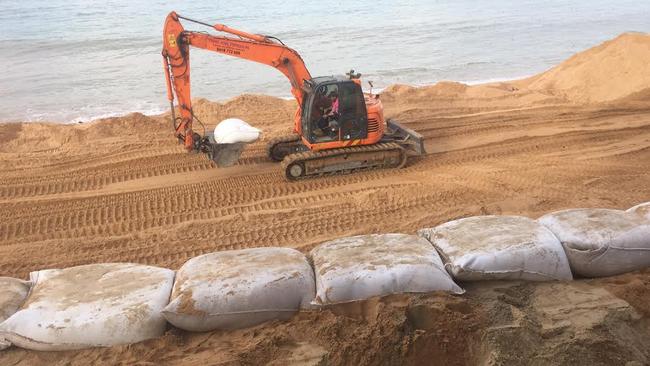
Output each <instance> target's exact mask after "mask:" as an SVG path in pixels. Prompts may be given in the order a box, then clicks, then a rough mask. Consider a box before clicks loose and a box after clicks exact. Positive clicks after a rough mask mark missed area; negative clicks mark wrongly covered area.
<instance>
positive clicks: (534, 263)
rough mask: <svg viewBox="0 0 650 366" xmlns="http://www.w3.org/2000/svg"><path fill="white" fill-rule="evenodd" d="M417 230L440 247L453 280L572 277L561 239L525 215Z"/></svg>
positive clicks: (468, 220)
mask: <svg viewBox="0 0 650 366" xmlns="http://www.w3.org/2000/svg"><path fill="white" fill-rule="evenodd" d="M418 234H419V235H420V236H422V237H424V238H426V239H427V240H429V241H430V242H431V243H432V244H433V245H434V246H435V247H436V248H437V249H438V252H439V253H440V255H441V257H442V259H443V261H444V263H445V268H446V269H447V270H448V271H449V273H450V274H451V275H452V277H453V278H455V279H457V280H462V281H476V280H528V281H549V280H571V279H572V275H571V269H570V268H569V262H568V260H567V257H566V255H565V254H564V250H563V249H562V244H560V241H559V240H558V239H557V238H556V237H555V235H553V233H551V232H550V231H549V230H548V229H546V228H545V227H544V226H542V225H540V224H539V223H537V222H535V220H531V219H529V218H527V217H522V216H474V217H467V218H463V219H459V220H454V221H450V222H447V223H444V224H442V225H439V226H437V227H434V228H429V229H422V230H419V231H418Z"/></svg>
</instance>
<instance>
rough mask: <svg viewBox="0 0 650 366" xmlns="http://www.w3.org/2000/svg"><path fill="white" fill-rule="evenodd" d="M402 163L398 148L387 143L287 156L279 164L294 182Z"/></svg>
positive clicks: (391, 166)
mask: <svg viewBox="0 0 650 366" xmlns="http://www.w3.org/2000/svg"><path fill="white" fill-rule="evenodd" d="M406 159H407V155H406V150H405V149H404V148H403V147H402V146H400V145H399V144H397V143H394V142H387V143H378V144H375V145H368V146H353V147H344V148H339V149H332V150H323V151H306V152H301V153H296V154H291V155H287V156H286V157H285V158H284V160H282V169H283V170H284V172H285V176H286V178H287V179H288V180H290V181H295V180H300V179H305V178H311V177H317V176H322V175H334V174H346V173H352V172H356V171H360V170H368V169H387V168H401V167H403V166H404V165H405V164H406Z"/></svg>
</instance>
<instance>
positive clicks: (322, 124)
mask: <svg viewBox="0 0 650 366" xmlns="http://www.w3.org/2000/svg"><path fill="white" fill-rule="evenodd" d="M327 97H328V99H329V103H330V107H329V108H327V109H325V111H324V114H323V116H322V117H321V119H320V120H319V121H318V128H320V129H321V131H323V133H324V134H325V135H329V136H332V137H334V136H336V135H338V130H339V122H338V118H339V95H338V92H337V91H336V90H332V91H331V92H330V93H329V94H328V95H327Z"/></svg>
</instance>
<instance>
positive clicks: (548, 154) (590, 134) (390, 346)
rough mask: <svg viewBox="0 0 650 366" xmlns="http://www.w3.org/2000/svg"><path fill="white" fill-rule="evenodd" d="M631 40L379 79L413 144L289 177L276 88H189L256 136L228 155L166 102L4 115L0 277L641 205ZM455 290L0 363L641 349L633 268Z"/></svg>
mask: <svg viewBox="0 0 650 366" xmlns="http://www.w3.org/2000/svg"><path fill="white" fill-rule="evenodd" d="M648 50H650V35H646V34H624V35H622V36H620V37H618V38H616V39H614V40H612V41H609V42H606V43H604V44H602V45H600V46H597V47H595V48H593V49H590V50H587V51H585V52H582V53H579V54H577V55H576V56H574V57H572V58H570V59H569V60H567V61H565V62H564V63H562V64H560V65H558V66H557V67H555V68H553V69H551V70H549V71H547V72H545V73H542V74H540V75H538V76H534V77H532V78H528V79H525V80H517V81H513V82H504V83H491V84H484V85H477V86H467V85H463V84H459V83H453V82H444V83H439V84H436V85H433V86H428V87H422V88H413V87H409V86H402V85H396V86H392V87H390V88H388V89H387V90H386V91H385V92H384V93H383V94H382V96H381V98H382V100H383V101H384V105H385V111H386V115H387V116H388V117H391V118H394V119H396V120H398V121H400V122H402V123H404V124H405V125H407V126H408V127H410V128H412V129H414V130H416V131H419V132H420V133H421V134H422V135H423V136H424V137H425V144H426V148H427V151H428V152H429V154H428V155H426V156H424V157H422V158H417V159H413V160H411V161H410V162H409V163H408V165H407V166H406V167H405V168H404V169H401V170H380V171H372V172H364V173H360V174H354V175H344V176H338V177H328V178H326V179H312V180H305V181H300V182H296V183H288V182H285V181H284V179H283V177H282V174H281V172H280V169H279V166H278V165H277V164H274V163H271V162H269V161H268V159H267V158H266V157H265V142H266V141H267V140H269V139H271V138H273V137H275V136H278V135H280V134H283V133H286V132H289V131H290V129H291V122H290V121H291V118H292V116H293V112H294V108H295V104H294V102H293V101H284V100H280V99H276V98H272V97H265V96H254V95H243V96H240V97H237V98H234V99H232V100H229V101H227V102H225V103H214V102H209V101H206V100H198V101H197V102H196V112H197V114H198V116H199V118H200V119H201V120H202V121H204V122H206V124H207V125H208V126H207V127H208V128H210V127H213V126H214V125H215V124H216V123H217V122H218V121H220V120H222V119H224V118H227V117H238V118H242V119H244V120H246V121H248V122H250V123H251V124H252V125H253V126H256V127H258V128H260V129H262V130H263V131H264V138H263V141H261V142H260V143H256V144H254V145H252V146H250V147H249V148H248V149H247V150H246V151H245V152H244V155H243V157H242V159H241V161H240V163H239V164H238V165H236V166H234V167H231V168H226V169H217V168H215V167H214V166H213V165H212V164H211V162H210V161H209V160H208V159H207V158H206V157H205V156H203V155H196V154H187V153H184V152H183V149H182V147H181V146H179V145H177V144H176V142H175V140H174V139H173V138H172V134H171V127H170V122H169V120H168V119H166V117H167V116H165V115H163V116H154V117H148V116H144V115H141V114H130V115H127V116H124V117H119V118H110V119H104V120H99V121H94V122H93V123H85V124H81V125H56V124H44V123H22V124H9V125H2V126H0V275H2V276H16V277H20V278H26V277H27V275H28V273H29V271H33V270H38V269H45V268H53V267H66V266H73V265H79V264H87V263H99V262H115V261H125V262H137V263H144V264H150V265H157V266H166V267H169V268H173V269H177V268H178V267H180V265H182V264H183V263H184V262H185V261H186V260H187V259H189V258H191V257H194V256H197V255H200V254H204V253H208V252H212V251H218V250H228V249H239V248H250V247H259V246H284V247H291V248H296V249H298V250H301V251H303V252H306V251H309V250H310V249H312V248H313V247H314V246H316V245H317V244H318V243H320V242H323V241H325V240H330V239H334V238H337V237H340V236H345V235H357V234H370V233H382V232H403V233H415V231H416V230H417V229H420V228H422V227H431V226H435V225H438V224H440V223H443V222H446V221H449V220H453V219H457V218H461V217H467V216H471V215H479V214H508V215H524V216H529V217H533V218H536V217H539V216H541V215H543V214H545V213H548V212H551V211H555V210H561V209H567V208H575V207H607V208H617V209H627V208H629V207H631V206H633V205H635V204H638V203H641V202H645V201H648V200H650V169H649V168H650V148H649V147H650V80H649V79H648V78H649V75H650V64H649V63H648V62H647V60H648V56H649V53H648ZM197 129H198V128H197ZM462 285H464V286H465V287H466V288H467V290H468V291H467V293H466V294H465V295H462V296H452V295H444V294H435V293H434V294H427V295H417V296H416V295H400V296H391V297H388V298H383V299H373V300H370V301H366V302H361V303H358V304H351V305H346V306H335V307H332V308H328V309H325V310H322V311H317V312H306V313H301V314H300V315H298V316H297V317H295V318H293V319H292V320H290V321H288V322H285V323H279V322H278V323H270V324H266V325H261V326H258V327H255V328H251V329H246V330H239V331H231V332H209V333H197V334H190V333H186V332H182V331H179V330H177V329H170V330H169V331H168V333H167V334H166V335H165V337H163V338H161V339H157V340H153V341H148V342H144V343H140V344H136V345H132V346H125V347H114V348H107V349H95V350H86V351H75V352H64V353H39V352H30V351H25V350H20V349H16V348H12V349H9V350H6V351H3V352H2V353H0V364H11V365H32V364H66V365H67V364H73V365H85V364H91V363H95V364H101V363H108V364H113V363H123V364H162V363H165V364H197V365H205V364H224V365H231V364H232V365H238V364H260V363H264V362H272V363H274V364H278V365H284V364H291V363H293V364H327V362H329V363H330V364H359V365H362V364H422V363H437V364H450V365H463V364H481V363H490V364H509V365H510V364H540V365H541V364H548V363H554V364H576V365H600V364H603V365H604V364H621V365H625V364H626V363H627V365H629V366H632V365H642V364H648V363H650V343H649V342H650V341H649V340H650V308H649V307H648V304H650V271H647V270H646V271H641V272H637V273H632V274H626V275H622V276H616V277H612V278H605V279H598V280H584V279H582V280H577V281H574V282H571V283H547V284H544V283H542V284H540V283H522V282H484V283H475V284H470V283H465V284H462Z"/></svg>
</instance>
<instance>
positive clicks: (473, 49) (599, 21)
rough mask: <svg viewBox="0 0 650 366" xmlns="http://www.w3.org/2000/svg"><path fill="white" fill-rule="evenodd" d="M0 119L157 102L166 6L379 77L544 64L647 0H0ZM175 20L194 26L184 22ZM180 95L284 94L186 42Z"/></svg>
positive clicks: (602, 36) (384, 80) (469, 74)
mask: <svg viewBox="0 0 650 366" xmlns="http://www.w3.org/2000/svg"><path fill="white" fill-rule="evenodd" d="M0 5H1V6H2V12H0V49H1V50H2V54H1V56H0V70H2V73H1V74H0V98H1V100H2V108H0V121H2V122H7V121H54V122H80V121H87V120H91V119H94V118H99V117H108V116H114V115H122V114H126V113H129V112H136V111H137V112H142V113H145V114H157V113H161V112H163V111H165V110H166V109H167V108H168V103H167V99H166V95H165V82H164V77H163V68H162V63H161V60H162V58H161V56H160V50H161V42H162V26H163V22H164V19H165V16H166V15H167V13H168V12H170V11H171V10H175V11H177V12H178V13H179V14H181V15H185V16H187V17H190V18H194V19H198V20H202V21H205V22H208V23H223V24H226V25H229V26H231V27H234V28H238V29H241V30H245V31H248V32H252V33H262V34H266V35H272V36H275V37H278V38H280V39H281V40H282V41H283V42H284V43H285V44H287V45H288V46H290V47H292V48H294V49H295V50H297V51H298V52H299V53H300V54H301V55H302V57H303V59H304V60H305V63H306V64H307V67H308V68H309V70H310V72H311V74H312V75H313V76H320V75H332V74H343V73H345V72H347V71H349V70H350V69H354V70H356V71H358V72H361V73H362V74H363V79H364V80H371V81H373V82H374V85H375V87H377V88H382V87H385V86H387V85H390V84H394V83H403V84H410V85H425V84H432V83H435V82H437V81H441V80H454V81H462V82H467V83H478V82H482V81H491V80H507V79H515V78H521V77H525V76H529V75H533V74H536V73H538V72H541V71H544V70H546V69H548V68H550V67H552V66H553V65H556V64H557V63H558V62H560V61H562V60H564V59H566V58H567V57H569V56H571V55H572V54H574V53H576V52H578V51H581V50H583V49H586V48H589V47H591V46H594V45H596V44H598V43H600V42H602V41H605V40H607V39H611V38H614V37H615V36H617V35H618V34H620V33H622V32H626V31H641V32H650V1H648V0H608V1H605V0H590V1H586V0H582V1H566V0H546V1H541V0H518V1H511V0H491V1H479V0H439V1H381V0H375V1H365V0H359V1H296V0H285V1H282V2H278V1H271V0H251V1H218V0H212V1H205V0H195V1H192V2H188V1H182V2H181V1H126V0H103V1H96V0H85V1H79V0H49V1H45V0H0ZM184 24H185V27H186V29H188V30H198V31H207V30H208V28H204V27H201V26H198V25H195V24H190V23H184ZM191 54H192V56H191V57H192V58H191V60H192V83H193V84H192V88H193V89H192V94H193V96H194V97H205V98H208V99H211V100H225V99H228V98H230V97H233V96H236V95H239V94H242V93H257V94H268V95H274V96H278V97H289V96H290V91H289V83H288V81H287V80H286V79H285V78H284V76H283V75H282V74H280V73H279V72H277V71H276V70H274V69H273V68H271V67H268V66H265V65H260V64H255V63H252V62H247V61H244V60H240V59H236V58H230V57H227V56H223V55H220V54H215V53H210V52H207V51H203V50H199V49H192V51H191Z"/></svg>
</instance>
